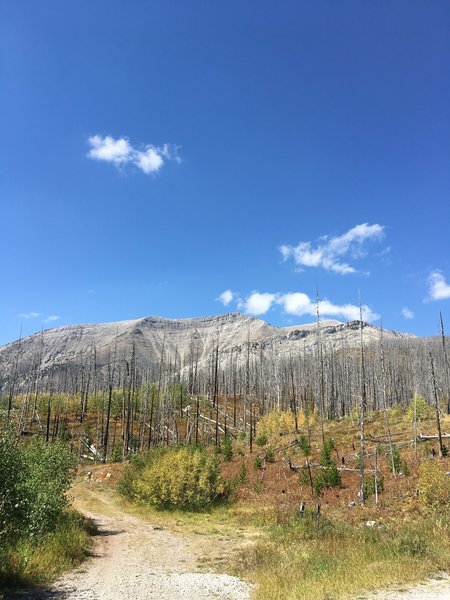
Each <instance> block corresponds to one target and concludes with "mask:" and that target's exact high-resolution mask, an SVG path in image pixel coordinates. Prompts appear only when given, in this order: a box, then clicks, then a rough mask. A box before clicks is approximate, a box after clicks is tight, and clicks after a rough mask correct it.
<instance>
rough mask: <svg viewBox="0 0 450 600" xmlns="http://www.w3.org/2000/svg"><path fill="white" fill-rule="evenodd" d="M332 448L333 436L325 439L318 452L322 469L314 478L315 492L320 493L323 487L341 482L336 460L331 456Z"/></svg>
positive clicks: (333, 485)
mask: <svg viewBox="0 0 450 600" xmlns="http://www.w3.org/2000/svg"><path fill="white" fill-rule="evenodd" d="M333 448H334V441H333V438H329V439H328V440H326V441H325V444H324V446H323V448H322V451H321V453H320V465H321V467H322V469H321V470H320V471H319V473H318V474H317V475H316V477H315V479H314V491H315V492H316V494H321V493H322V490H323V489H324V488H331V487H339V486H340V485H341V483H342V480H341V474H340V473H339V471H338V468H337V465H336V461H334V460H333V459H332V458H331V452H332V451H333Z"/></svg>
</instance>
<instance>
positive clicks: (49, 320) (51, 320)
mask: <svg viewBox="0 0 450 600" xmlns="http://www.w3.org/2000/svg"><path fill="white" fill-rule="evenodd" d="M60 318H61V317H60V316H59V315H50V316H49V317H47V318H46V319H44V323H54V322H55V321H59V319H60Z"/></svg>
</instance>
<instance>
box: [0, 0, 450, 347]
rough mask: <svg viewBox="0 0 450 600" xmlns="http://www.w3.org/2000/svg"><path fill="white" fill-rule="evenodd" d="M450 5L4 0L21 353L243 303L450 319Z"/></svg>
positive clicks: (0, 165)
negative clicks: (54, 339)
mask: <svg viewBox="0 0 450 600" xmlns="http://www.w3.org/2000/svg"><path fill="white" fill-rule="evenodd" d="M449 19H450V4H449V3H448V2H447V1H446V0H445V1H444V0H443V1H435V0H423V1H417V0H408V1H398V2H391V1H387V0H385V1H383V0H380V1H379V2H361V1H360V0H354V1H345V0H344V1H342V2H334V1H324V0H318V1H317V2H306V1H298V0H297V1H293V2H289V1H286V2H283V3H281V4H280V3H278V4H276V3H274V2H265V1H261V0H258V2H256V1H252V2H242V1H239V2H234V1H229V2H222V3H219V2H207V1H203V2H200V1H196V0H190V1H189V2H185V1H175V0H174V1H170V2H163V1H154V2H147V1H146V2H143V1H137V0H136V1H134V2H125V1H117V0H107V1H106V0H95V1H92V0H79V1H77V2H71V1H67V2H60V0H42V1H40V2H34V1H32V0H28V1H24V0H4V1H3V2H2V4H1V7H0V38H1V41H0V44H1V89H2V93H1V95H0V127H1V130H0V131H1V139H0V211H1V212H0V221H1V237H0V250H1V257H2V261H1V282H2V286H1V287H2V293H1V294H0V343H6V342H8V341H11V340H13V339H16V338H17V337H18V336H19V333H20V328H21V323H22V322H23V334H24V335H27V334H30V333H33V332H34V331H37V330H39V329H40V328H41V327H42V326H44V328H47V327H53V326H60V325H66V324H72V323H84V322H100V321H114V320H124V319H130V318H136V317H140V316H146V315H161V316H166V317H170V318H183V317H191V316H203V315H211V314H218V313H221V312H229V311H235V310H241V311H243V312H247V313H248V314H254V315H255V316H260V317H261V318H264V319H266V320H267V321H269V322H270V323H273V324H275V325H288V324H295V323H305V322H310V321H312V320H313V319H314V302H315V295H316V289H317V288H318V289H319V295H320V299H321V302H322V303H321V312H322V313H323V317H324V318H337V319H339V320H347V319H349V318H353V317H354V316H355V312H356V313H357V311H358V309H357V306H358V297H359V295H360V298H361V303H362V305H363V309H364V313H365V316H366V317H367V318H368V319H370V320H373V322H374V323H379V320H377V318H378V317H381V318H382V321H383V325H384V326H385V327H387V328H392V329H398V330H401V331H411V332H413V333H416V334H418V335H434V334H436V333H437V331H438V319H439V311H442V313H443V316H444V321H446V322H447V321H448V325H447V329H448V331H450V256H449V243H448V231H449V216H450V214H449V213H450V208H449V201H448V199H449V191H450V185H449V184H450V169H449V158H450V157H449V154H450V151H449V124H450V102H449V99H450V98H449V96H450V94H449V92H450V68H449V67H450V65H449V56H450V30H449V28H448V23H449Z"/></svg>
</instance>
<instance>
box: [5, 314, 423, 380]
mask: <svg viewBox="0 0 450 600" xmlns="http://www.w3.org/2000/svg"><path fill="white" fill-rule="evenodd" d="M319 331H320V338H321V340H322V342H323V344H324V347H325V348H329V349H333V348H337V349H339V348H342V347H346V348H354V347H359V345H360V322H359V321H352V322H349V323H340V322H339V321H323V322H321V323H320V327H319V328H318V326H317V323H311V324H305V325H299V326H289V327H274V326H272V325H269V324H268V323H266V322H265V321H263V320H261V319H256V318H252V317H248V316H246V315H243V314H240V313H229V314H225V315H218V316H212V317H204V318H195V319H164V318H162V317H153V316H151V317H145V318H142V319H133V320H129V321H119V322H115V323H99V324H86V325H70V326H67V327H58V328H54V329H48V330H45V331H43V332H41V333H36V334H34V335H32V336H29V337H26V338H24V339H22V340H18V341H16V342H13V343H10V344H7V345H6V346H3V347H0V372H1V375H0V385H4V384H5V382H6V381H7V380H8V378H10V377H11V375H12V374H13V373H16V374H17V375H18V377H19V379H20V378H22V377H23V376H25V375H27V374H30V373H31V372H37V371H40V372H42V373H49V372H50V371H51V370H55V371H61V370H63V369H64V368H66V367H78V366H80V365H82V364H86V363H87V362H90V363H95V368H96V369H99V370H101V369H102V368H105V367H106V366H107V365H108V364H111V363H112V362H114V357H115V361H116V362H121V361H129V360H130V359H131V356H132V354H133V351H134V353H135V360H136V364H137V365H138V366H140V367H142V368H148V366H149V365H151V364H159V362H160V361H161V357H162V355H163V358H164V359H165V360H167V361H168V360H169V359H171V360H172V361H173V363H174V365H175V366H174V368H176V370H178V371H183V369H186V368H187V367H188V366H189V365H191V364H193V363H194V362H195V363H196V364H197V367H198V368H202V367H205V366H207V364H208V361H210V360H211V356H212V355H213V353H214V352H215V350H216V348H217V347H218V354H219V363H220V364H221V365H222V366H223V367H224V368H226V367H227V366H229V363H230V357H231V356H234V357H235V358H236V360H238V362H243V361H244V360H245V355H246V352H245V350H246V349H247V348H248V347H249V345H250V351H251V353H252V354H257V353H259V352H260V351H261V350H265V349H270V351H271V352H275V353H276V354H277V355H278V356H280V357H281V356H286V355H290V356H296V355H298V354H300V353H302V352H305V351H310V350H311V349H312V348H314V347H315V346H316V345H317V339H318V332H319ZM362 331H363V339H364V343H365V344H371V343H372V342H376V341H378V340H379V335H380V334H379V329H378V328H376V327H374V326H373V325H370V324H368V323H363V325H362ZM384 336H385V338H386V339H387V340H396V339H408V338H412V337H414V336H411V335H409V334H400V333H397V332H394V331H385V332H384ZM249 343H250V344H249Z"/></svg>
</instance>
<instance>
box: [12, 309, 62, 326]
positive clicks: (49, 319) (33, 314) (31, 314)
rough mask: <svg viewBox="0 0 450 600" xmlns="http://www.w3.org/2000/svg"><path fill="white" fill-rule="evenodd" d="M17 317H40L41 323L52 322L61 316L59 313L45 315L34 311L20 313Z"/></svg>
mask: <svg viewBox="0 0 450 600" xmlns="http://www.w3.org/2000/svg"><path fill="white" fill-rule="evenodd" d="M19 317H22V319H37V318H39V317H40V318H41V319H40V320H42V322H43V323H54V322H55V321H59V319H60V318H61V317H60V316H59V315H49V316H48V317H46V316H45V315H43V314H42V313H39V312H35V311H31V312H27V313H20V315H19Z"/></svg>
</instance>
